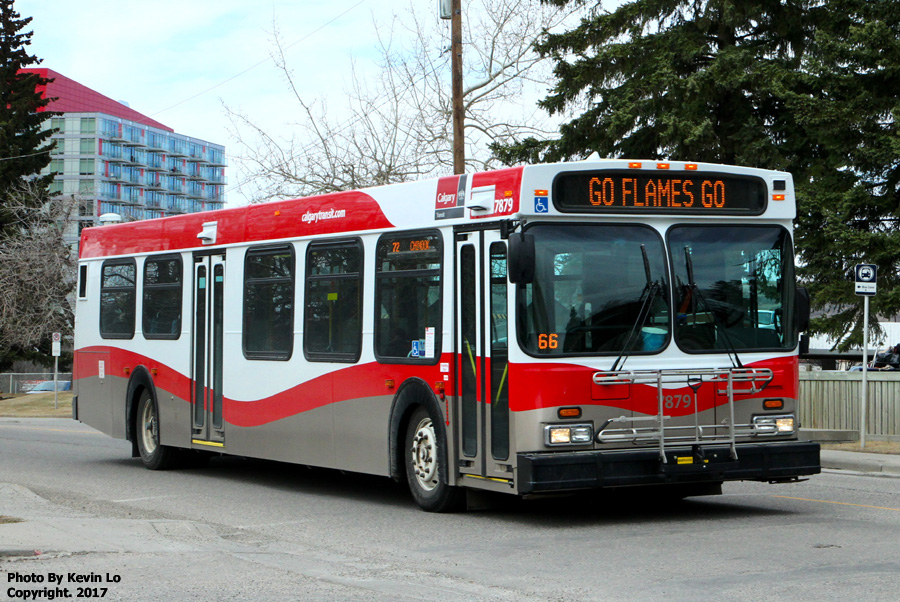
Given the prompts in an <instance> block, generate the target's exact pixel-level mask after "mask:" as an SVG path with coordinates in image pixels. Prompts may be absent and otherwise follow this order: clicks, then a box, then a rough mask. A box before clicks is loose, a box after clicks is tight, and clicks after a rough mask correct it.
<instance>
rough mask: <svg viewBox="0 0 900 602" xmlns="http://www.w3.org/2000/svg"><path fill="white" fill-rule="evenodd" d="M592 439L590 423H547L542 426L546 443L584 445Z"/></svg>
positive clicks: (592, 428) (592, 430)
mask: <svg viewBox="0 0 900 602" xmlns="http://www.w3.org/2000/svg"><path fill="white" fill-rule="evenodd" d="M593 440H594V427H593V426H591V425H590V424H549V425H547V426H545V427H544V443H545V444H546V445H551V446H553V445H584V444H586V443H590V442H591V441H593Z"/></svg>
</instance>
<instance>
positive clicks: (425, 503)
mask: <svg viewBox="0 0 900 602" xmlns="http://www.w3.org/2000/svg"><path fill="white" fill-rule="evenodd" d="M441 435H443V433H441ZM443 446H444V441H443V439H442V438H439V436H438V430H437V428H436V427H435V424H434V421H433V420H432V418H431V416H430V415H429V414H428V412H427V411H426V410H425V408H422V407H420V408H418V409H417V410H416V411H415V412H413V415H412V418H410V421H409V426H408V427H407V430H406V448H405V449H406V451H405V456H406V480H407V482H408V483H409V490H410V492H411V493H412V496H413V499H414V500H415V501H416V503H417V504H418V505H419V506H420V507H421V508H422V509H423V510H427V511H429V512H450V511H452V510H456V509H458V508H459V507H460V505H461V502H462V500H463V497H462V491H461V490H460V489H459V488H458V487H451V486H450V485H448V484H447V483H446V479H443V480H442V472H443V471H444V470H446V468H445V467H444V462H443V458H444V453H443V452H444V448H443Z"/></svg>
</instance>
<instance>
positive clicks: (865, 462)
mask: <svg viewBox="0 0 900 602" xmlns="http://www.w3.org/2000/svg"><path fill="white" fill-rule="evenodd" d="M820 459H821V464H822V468H830V469H835V470H848V471H853V472H862V473H867V474H879V475H886V476H896V477H900V456H896V455H889V454H870V453H865V452H845V451H834V450H827V449H823V450H822V451H821V455H820Z"/></svg>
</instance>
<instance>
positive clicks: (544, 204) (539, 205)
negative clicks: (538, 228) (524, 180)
mask: <svg viewBox="0 0 900 602" xmlns="http://www.w3.org/2000/svg"><path fill="white" fill-rule="evenodd" d="M549 211H550V204H549V197H545V196H536V197H534V212H535V213H548V212H549Z"/></svg>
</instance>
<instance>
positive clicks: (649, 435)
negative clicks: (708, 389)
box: [593, 368, 772, 464]
mask: <svg viewBox="0 0 900 602" xmlns="http://www.w3.org/2000/svg"><path fill="white" fill-rule="evenodd" d="M593 381H594V383H595V384H597V385H622V384H629V385H631V384H645V385H655V386H656V391H657V401H658V413H657V414H656V415H655V416H636V417H631V416H619V417H618V418H611V419H609V420H607V421H606V422H605V423H604V424H603V425H602V426H601V427H600V429H599V430H598V432H597V436H596V441H597V442H598V443H606V442H612V441H631V442H632V443H638V442H642V441H657V442H658V445H659V459H660V462H662V463H663V464H666V444H667V443H669V444H674V443H678V444H687V445H700V444H710V443H727V444H728V446H729V449H730V450H731V459H732V460H737V447H736V445H735V442H736V440H737V437H738V436H739V435H740V436H755V435H760V434H763V432H762V431H759V430H758V429H757V428H756V426H755V425H753V424H741V425H736V424H735V421H734V397H735V395H753V394H755V393H759V392H760V391H762V390H763V389H765V388H766V386H767V385H768V384H769V383H770V382H771V381H772V371H771V370H769V369H767V368H703V369H697V370H677V369H676V370H614V371H606V372H603V371H601V372H595V373H594V376H593ZM706 383H712V384H713V385H714V386H715V387H716V394H717V395H725V396H727V398H728V401H727V404H726V405H727V406H728V415H729V417H728V418H726V419H725V420H723V421H722V423H721V424H707V425H701V424H700V414H699V409H698V407H697V392H698V391H699V389H700V387H701V386H703V385H704V384H706ZM664 384H687V386H688V387H690V388H691V389H692V390H693V392H694V393H693V395H694V403H693V405H694V425H693V426H689V425H688V426H670V427H667V426H665V424H664V423H665V421H666V420H669V419H670V418H671V417H670V416H666V415H665V413H664V409H665V408H664V405H663V399H664V397H665V396H664V395H663V385H664ZM639 422H655V423H656V426H651V427H636V426H632V427H631V428H612V429H611V428H609V426H610V425H612V424H628V423H639ZM723 430H724V431H725V432H724V433H721V431H723Z"/></svg>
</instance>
